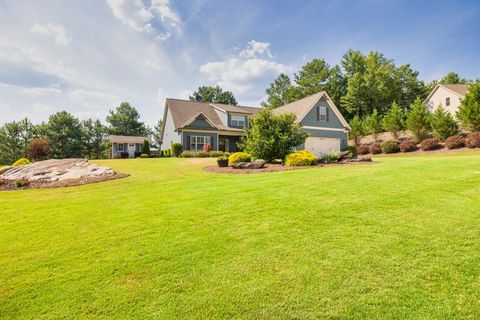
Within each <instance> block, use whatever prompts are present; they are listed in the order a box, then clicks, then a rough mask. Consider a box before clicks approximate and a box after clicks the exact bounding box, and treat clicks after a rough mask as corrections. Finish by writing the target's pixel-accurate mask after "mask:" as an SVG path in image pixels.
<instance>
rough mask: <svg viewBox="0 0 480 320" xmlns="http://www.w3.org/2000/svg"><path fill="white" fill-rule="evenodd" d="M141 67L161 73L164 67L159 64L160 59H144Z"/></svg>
mask: <svg viewBox="0 0 480 320" xmlns="http://www.w3.org/2000/svg"><path fill="white" fill-rule="evenodd" d="M143 65H144V66H145V67H147V68H149V69H152V70H154V71H163V69H164V67H163V64H162V63H161V62H160V59H154V60H151V59H145V61H144V62H143Z"/></svg>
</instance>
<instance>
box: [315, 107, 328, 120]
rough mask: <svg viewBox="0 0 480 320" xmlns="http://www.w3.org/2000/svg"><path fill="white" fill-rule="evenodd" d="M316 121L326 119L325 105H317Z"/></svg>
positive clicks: (326, 110)
mask: <svg viewBox="0 0 480 320" xmlns="http://www.w3.org/2000/svg"><path fill="white" fill-rule="evenodd" d="M317 121H323V122H326V121H328V109H327V107H318V109H317Z"/></svg>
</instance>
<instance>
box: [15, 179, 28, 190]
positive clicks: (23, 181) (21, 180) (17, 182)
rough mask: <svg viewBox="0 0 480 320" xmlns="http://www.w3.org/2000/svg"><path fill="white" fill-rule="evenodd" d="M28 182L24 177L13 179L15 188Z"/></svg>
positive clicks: (24, 185) (26, 184) (21, 186)
mask: <svg viewBox="0 0 480 320" xmlns="http://www.w3.org/2000/svg"><path fill="white" fill-rule="evenodd" d="M29 184H30V181H29V180H28V179H26V178H23V179H18V180H15V186H16V187H17V188H23V187H26V186H28V185H29Z"/></svg>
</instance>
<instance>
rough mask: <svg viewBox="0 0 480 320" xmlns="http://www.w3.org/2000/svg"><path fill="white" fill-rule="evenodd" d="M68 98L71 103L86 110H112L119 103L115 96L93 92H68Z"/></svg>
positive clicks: (79, 90)
mask: <svg viewBox="0 0 480 320" xmlns="http://www.w3.org/2000/svg"><path fill="white" fill-rule="evenodd" d="M68 96H69V97H70V99H71V101H72V102H74V103H78V104H79V105H81V106H83V107H85V108H88V109H96V108H102V109H112V108H114V107H116V106H117V105H118V104H120V102H121V99H120V98H118V97H117V96H115V95H112V94H108V93H104V92H100V91H94V90H84V89H75V90H70V91H69V92H68Z"/></svg>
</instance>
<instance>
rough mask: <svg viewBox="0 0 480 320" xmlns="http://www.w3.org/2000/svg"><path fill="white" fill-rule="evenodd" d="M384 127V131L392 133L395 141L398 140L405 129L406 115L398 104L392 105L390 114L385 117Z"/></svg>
mask: <svg viewBox="0 0 480 320" xmlns="http://www.w3.org/2000/svg"><path fill="white" fill-rule="evenodd" d="M382 126H383V129H384V130H386V131H388V132H390V133H391V134H392V135H393V137H394V138H395V139H398V136H399V135H400V132H401V131H402V130H403V129H404V113H403V110H402V109H400V107H399V106H398V104H397V103H396V102H393V103H392V106H391V107H390V109H389V110H388V112H387V113H386V114H385V116H383V120H382Z"/></svg>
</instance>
